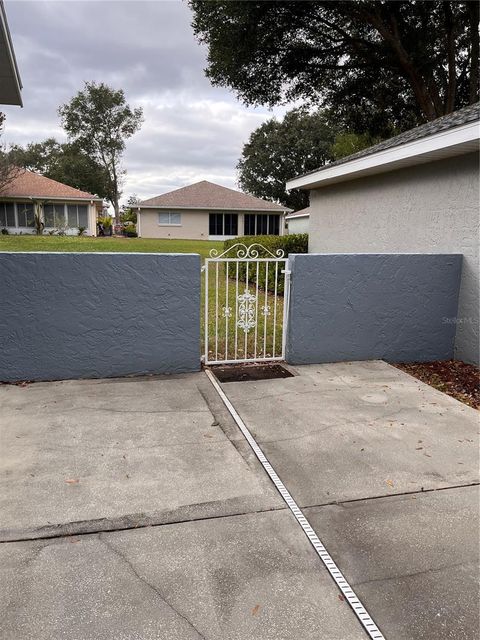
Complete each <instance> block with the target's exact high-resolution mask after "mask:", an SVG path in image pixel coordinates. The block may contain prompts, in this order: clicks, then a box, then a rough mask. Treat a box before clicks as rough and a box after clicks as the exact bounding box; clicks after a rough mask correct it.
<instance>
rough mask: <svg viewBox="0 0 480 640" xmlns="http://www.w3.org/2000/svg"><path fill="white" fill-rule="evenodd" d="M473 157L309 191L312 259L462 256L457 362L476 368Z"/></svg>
mask: <svg viewBox="0 0 480 640" xmlns="http://www.w3.org/2000/svg"><path fill="white" fill-rule="evenodd" d="M479 198H480V192H479V175H478V154H476V153H470V154H466V155H464V156H459V157H455V158H449V159H447V160H440V161H437V162H431V163H428V164H425V165H419V166H416V167H411V168H408V169H402V170H397V171H392V172H390V173H384V174H381V175H375V176H370V177H366V178H362V179H358V180H352V181H350V182H342V183H339V184H334V185H330V186H327V187H325V188H323V189H316V190H313V191H311V192H310V228H309V233H310V236H309V243H310V245H309V250H310V251H311V252H312V253H343V252H345V253H411V252H414V253H461V254H463V256H464V260H463V273H462V283H461V289H460V298H459V310H458V323H457V335H456V343H455V357H457V358H459V359H461V360H465V361H467V362H477V363H478V361H479V306H480V305H479V287H480V279H479V251H478V248H479V242H478V238H479V214H478V209H479Z"/></svg>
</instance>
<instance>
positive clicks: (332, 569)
mask: <svg viewBox="0 0 480 640" xmlns="http://www.w3.org/2000/svg"><path fill="white" fill-rule="evenodd" d="M205 373H206V374H207V376H208V379H209V380H210V382H211V383H212V385H213V387H214V388H215V390H216V392H217V393H218V395H219V396H220V398H221V399H222V401H223V403H224V405H225V406H226V407H227V409H228V411H229V413H230V415H231V416H232V418H233V419H234V420H235V422H236V424H237V426H238V428H239V429H240V431H241V432H242V433H243V435H244V436H245V439H246V440H247V442H248V444H249V445H250V447H251V448H252V450H253V452H254V454H255V455H256V456H257V458H258V460H259V461H260V463H261V465H262V466H263V468H264V469H265V471H266V472H267V473H268V475H269V476H270V479H271V480H272V482H273V484H274V485H275V487H276V488H277V490H278V492H279V493H280V495H281V496H282V498H283V499H284V500H285V502H286V504H287V506H288V508H289V509H290V511H291V512H292V513H293V515H294V516H295V518H296V520H297V522H298V523H299V525H300V526H301V527H302V529H303V531H304V533H305V535H306V536H307V538H308V539H309V540H310V542H311V544H312V546H313V548H314V549H315V551H316V552H317V554H318V556H319V558H320V560H321V561H322V562H323V564H324V565H325V567H326V569H327V571H328V572H329V573H330V575H331V576H332V578H333V579H334V580H335V583H336V584H337V587H338V588H339V589H340V591H341V592H342V594H343V595H344V597H345V599H346V600H347V602H348V604H349V605H350V606H351V607H352V609H353V612H354V613H355V615H356V616H357V618H358V619H359V621H360V622H361V624H362V626H363V627H364V629H365V631H366V632H367V633H368V635H369V636H370V638H372V640H385V636H384V635H383V634H382V632H381V631H380V629H379V628H378V627H377V625H376V624H375V622H374V621H373V619H372V617H371V616H370V614H369V613H368V612H367V610H366V609H365V607H364V606H363V604H362V603H361V602H360V600H359V599H358V597H357V595H356V593H355V592H354V591H353V589H352V588H351V586H350V585H349V584H348V582H347V581H346V580H345V577H344V576H343V574H342V572H341V571H340V569H339V568H338V567H337V565H336V564H335V562H334V561H333V559H332V557H331V556H330V554H329V553H328V551H327V550H326V549H325V547H324V546H323V544H322V542H321V541H320V539H319V537H318V536H317V534H316V533H315V531H314V530H313V529H312V527H311V525H310V523H309V522H308V520H307V518H306V517H305V516H304V514H303V512H302V510H301V509H300V507H299V506H298V505H297V503H296V502H295V500H294V499H293V498H292V496H291V495H290V493H289V491H288V490H287V488H286V486H285V485H284V484H283V482H282V481H281V480H280V478H279V477H278V475H277V473H276V471H275V469H274V468H273V467H272V465H271V464H270V462H269V461H268V460H267V458H266V456H265V454H264V453H263V451H262V450H261V449H260V447H259V446H258V444H257V443H256V441H255V438H254V437H253V436H252V434H251V433H250V431H249V430H248V428H247V426H246V425H245V423H244V422H243V420H242V418H241V417H240V415H239V414H238V413H237V411H236V409H235V407H234V406H233V404H232V403H231V402H230V400H229V399H228V397H227V396H226V394H225V393H224V391H223V389H222V388H221V386H220V385H219V383H218V381H217V379H216V378H215V376H214V375H213V373H212V372H211V371H209V370H208V369H205Z"/></svg>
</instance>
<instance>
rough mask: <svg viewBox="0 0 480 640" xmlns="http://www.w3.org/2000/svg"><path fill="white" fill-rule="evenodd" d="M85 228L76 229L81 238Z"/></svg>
mask: <svg viewBox="0 0 480 640" xmlns="http://www.w3.org/2000/svg"><path fill="white" fill-rule="evenodd" d="M86 229H87V227H78V235H79V236H83V234H84V233H85V231H86Z"/></svg>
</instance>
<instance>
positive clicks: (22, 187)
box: [0, 169, 101, 200]
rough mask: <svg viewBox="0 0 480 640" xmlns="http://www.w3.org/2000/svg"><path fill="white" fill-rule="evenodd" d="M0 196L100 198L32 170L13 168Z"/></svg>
mask: <svg viewBox="0 0 480 640" xmlns="http://www.w3.org/2000/svg"><path fill="white" fill-rule="evenodd" d="M0 196H3V197H5V198H45V199H48V198H51V199H54V200H60V199H64V200H101V198H99V197H98V196H95V195H93V194H92V193H88V191H81V190H80V189H75V188H74V187H70V186H68V185H67V184H63V183H62V182H57V181H56V180H52V179H51V178H46V177H45V176H42V175H40V174H39V173H35V172H34V171H28V169H19V170H14V176H13V177H12V179H11V180H10V182H8V183H7V184H6V186H5V187H4V188H3V189H1V190H0Z"/></svg>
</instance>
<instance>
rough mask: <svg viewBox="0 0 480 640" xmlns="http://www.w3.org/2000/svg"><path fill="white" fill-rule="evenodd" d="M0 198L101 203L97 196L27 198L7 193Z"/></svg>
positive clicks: (101, 200)
mask: <svg viewBox="0 0 480 640" xmlns="http://www.w3.org/2000/svg"><path fill="white" fill-rule="evenodd" d="M0 198H1V199H4V200H61V201H62V202H72V201H75V202H85V201H88V202H103V199H102V198H99V197H98V196H84V197H79V196H76V197H75V196H41V195H36V196H35V195H29V196H18V195H17V196H13V195H9V194H7V193H0Z"/></svg>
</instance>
